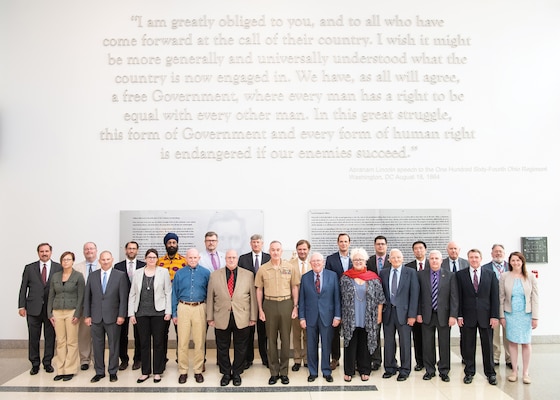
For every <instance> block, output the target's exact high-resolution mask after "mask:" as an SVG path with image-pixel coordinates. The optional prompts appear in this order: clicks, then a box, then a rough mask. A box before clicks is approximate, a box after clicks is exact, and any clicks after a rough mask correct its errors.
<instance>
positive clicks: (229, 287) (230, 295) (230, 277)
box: [227, 271, 234, 297]
mask: <svg viewBox="0 0 560 400" xmlns="http://www.w3.org/2000/svg"><path fill="white" fill-rule="evenodd" d="M233 275H234V274H233V271H231V272H230V273H229V279H228V281H227V288H228V291H229V297H233V286H234V283H233V279H234V276H233Z"/></svg>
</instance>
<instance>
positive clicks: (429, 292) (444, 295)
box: [416, 250, 459, 382]
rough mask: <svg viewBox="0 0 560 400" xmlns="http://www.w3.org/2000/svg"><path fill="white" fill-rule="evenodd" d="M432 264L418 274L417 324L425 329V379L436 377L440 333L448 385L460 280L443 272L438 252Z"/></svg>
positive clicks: (442, 367) (433, 254) (442, 365)
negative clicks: (452, 328)
mask: <svg viewBox="0 0 560 400" xmlns="http://www.w3.org/2000/svg"><path fill="white" fill-rule="evenodd" d="M429 262H430V268H426V269H424V270H423V271H420V272H418V280H419V282H420V301H419V304H418V317H417V318H416V321H417V322H418V323H420V324H421V327H422V346H423V349H422V354H423V357H424V366H425V367H426V373H425V374H424V377H423V379H424V380H425V381H429V380H430V379H432V378H433V377H434V376H436V330H437V335H438V348H439V361H438V363H437V366H438V369H439V376H440V378H441V380H442V381H444V382H449V369H450V368H451V351H450V337H451V327H452V326H453V325H455V324H456V323H457V314H458V312H459V294H458V292H457V279H456V277H455V274H454V273H452V272H449V271H447V270H445V269H443V268H441V263H442V256H441V252H440V251H439V250H432V251H431V252H430V256H429Z"/></svg>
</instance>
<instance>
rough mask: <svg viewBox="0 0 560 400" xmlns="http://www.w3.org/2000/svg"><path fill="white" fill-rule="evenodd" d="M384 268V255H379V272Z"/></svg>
mask: <svg viewBox="0 0 560 400" xmlns="http://www.w3.org/2000/svg"><path fill="white" fill-rule="evenodd" d="M382 269H383V257H377V272H381V270H382Z"/></svg>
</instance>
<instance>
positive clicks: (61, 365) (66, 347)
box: [53, 310, 80, 375]
mask: <svg viewBox="0 0 560 400" xmlns="http://www.w3.org/2000/svg"><path fill="white" fill-rule="evenodd" d="M75 311H76V310H53V317H54V319H55V323H54V331H55V332H56V355H55V357H54V363H55V365H56V373H57V375H70V374H77V373H78V367H79V366H80V357H79V356H78V329H79V323H77V324H73V323H72V318H74V312H75Z"/></svg>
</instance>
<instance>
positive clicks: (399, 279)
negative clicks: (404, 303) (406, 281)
mask: <svg viewBox="0 0 560 400" xmlns="http://www.w3.org/2000/svg"><path fill="white" fill-rule="evenodd" d="M401 269H402V264H401V265H400V266H399V267H398V268H394V267H392V266H391V274H390V275H389V288H390V287H391V282H393V274H394V273H395V272H396V273H397V289H398V287H399V283H401V272H402V271H401ZM395 270H396V271H395ZM393 294H394V295H396V293H393Z"/></svg>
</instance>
